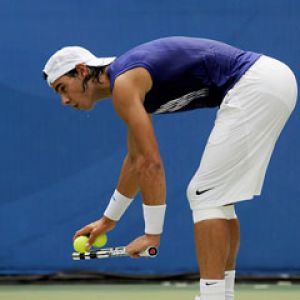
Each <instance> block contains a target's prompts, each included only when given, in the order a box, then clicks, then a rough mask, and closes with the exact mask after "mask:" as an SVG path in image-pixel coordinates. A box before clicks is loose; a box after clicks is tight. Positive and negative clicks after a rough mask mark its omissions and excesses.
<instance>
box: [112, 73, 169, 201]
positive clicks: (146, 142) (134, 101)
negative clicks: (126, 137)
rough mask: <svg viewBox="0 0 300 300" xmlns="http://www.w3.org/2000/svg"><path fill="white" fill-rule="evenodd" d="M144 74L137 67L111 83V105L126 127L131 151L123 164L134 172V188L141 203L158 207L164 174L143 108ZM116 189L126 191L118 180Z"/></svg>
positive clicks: (147, 117)
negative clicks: (139, 192)
mask: <svg viewBox="0 0 300 300" xmlns="http://www.w3.org/2000/svg"><path fill="white" fill-rule="evenodd" d="M145 72H146V71H145V70H144V69H140V68H138V69H134V70H132V71H129V72H126V73H125V74H124V75H121V76H120V77H119V78H118V79H117V80H116V83H115V88H114V92H113V104H114V107H115V110H116V112H117V113H118V115H119V116H120V117H121V118H122V119H123V121H124V122H125V123H126V124H127V126H128V131H129V134H130V141H131V143H132V144H133V145H134V151H133V152H130V150H129V153H128V156H127V157H126V159H127V161H125V162H124V163H127V164H130V165H131V167H132V168H133V170H134V171H133V172H132V174H134V177H135V179H136V187H139V188H140V191H141V194H142V197H143V202H144V203H145V204H147V205H159V204H164V203H165V196H166V185H165V175H164V168H163V164H162V161H161V158H160V154H159V150H158V145H157V141H156V138H155V134H154V129H153V126H152V122H151V118H150V116H149V115H148V114H147V112H146V111H145V108H144V105H143V102H144V98H145V94H146V92H147V89H149V88H150V87H149V82H148V81H147V74H145ZM145 78H146V79H145ZM124 176H126V175H124ZM121 178H122V172H121ZM123 178H125V177H123ZM131 182H132V181H131ZM119 187H120V189H122V188H124V189H123V192H126V191H128V192H129V188H128V190H125V189H126V187H125V186H123V185H122V181H121V180H120V181H119ZM120 192H122V191H120ZM131 192H132V190H131Z"/></svg>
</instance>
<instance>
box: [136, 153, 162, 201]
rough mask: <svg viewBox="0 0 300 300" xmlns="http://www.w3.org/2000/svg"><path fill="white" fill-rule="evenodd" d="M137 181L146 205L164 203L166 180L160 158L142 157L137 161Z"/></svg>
mask: <svg viewBox="0 0 300 300" xmlns="http://www.w3.org/2000/svg"><path fill="white" fill-rule="evenodd" d="M136 178H137V183H138V186H139V188H140V192H141V194H142V198H143V203H144V204H146V205H162V204H165V202H166V180H165V172H164V167H163V164H162V162H161V160H160V158H158V159H153V158H150V159H147V158H144V157H141V158H140V161H139V162H138V163H137V172H136Z"/></svg>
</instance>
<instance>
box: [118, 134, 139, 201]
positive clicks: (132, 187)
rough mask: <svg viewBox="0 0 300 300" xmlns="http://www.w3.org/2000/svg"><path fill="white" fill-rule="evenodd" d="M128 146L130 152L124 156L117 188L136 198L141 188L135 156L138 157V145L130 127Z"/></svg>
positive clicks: (129, 196) (127, 195)
mask: <svg viewBox="0 0 300 300" xmlns="http://www.w3.org/2000/svg"><path fill="white" fill-rule="evenodd" d="M127 148H128V153H127V155H126V157H125V158H124V161H123V165H122V169H121V172H120V176H119V181H118V185H117V190H118V191H119V192H120V193H121V194H122V195H124V196H126V197H128V198H134V196H135V195H136V193H137V192H138V190H139V186H138V181H137V176H136V170H135V164H134V161H135V157H136V146H135V142H134V140H133V136H132V133H131V132H130V130H129V129H128V134H127Z"/></svg>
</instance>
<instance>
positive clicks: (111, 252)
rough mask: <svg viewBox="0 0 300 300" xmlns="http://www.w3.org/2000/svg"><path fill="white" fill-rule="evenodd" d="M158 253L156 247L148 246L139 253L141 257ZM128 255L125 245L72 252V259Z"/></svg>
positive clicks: (153, 255)
mask: <svg viewBox="0 0 300 300" xmlns="http://www.w3.org/2000/svg"><path fill="white" fill-rule="evenodd" d="M157 254H158V250H157V248H156V247H149V248H147V249H146V250H145V251H143V252H141V253H140V254H139V255H140V256H142V257H155V256H156V255H157ZM121 256H128V253H127V252H126V248H125V247H112V248H103V249H99V250H92V251H90V252H85V253H78V252H73V253H72V259H73V260H89V259H102V258H109V257H121Z"/></svg>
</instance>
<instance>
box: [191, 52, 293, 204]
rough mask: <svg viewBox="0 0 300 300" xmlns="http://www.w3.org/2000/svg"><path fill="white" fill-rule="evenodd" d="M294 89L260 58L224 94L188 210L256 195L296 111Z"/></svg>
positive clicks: (280, 70)
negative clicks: (278, 142)
mask: <svg viewBox="0 0 300 300" xmlns="http://www.w3.org/2000/svg"><path fill="white" fill-rule="evenodd" d="M296 99H297V83H296V79H295V76H294V74H293V72H292V71H291V70H290V69H289V68H288V67H287V66H286V65H285V64H283V63H281V62H280V61H277V60H275V59H273V58H270V57H267V56H262V57H260V58H259V59H258V60H257V62H255V63H254V64H253V66H251V68H250V69H249V70H248V71H247V72H246V73H245V74H244V75H243V76H242V77H241V79H240V80H239V81H238V82H237V83H236V84H235V86H234V87H233V88H232V89H231V90H230V91H228V93H227V95H226V96H225V98H224V100H223V102H222V104H221V106H220V109H219V110H218V113H217V118H216V121H215V125H214V128H213V130H212V132H211V134H210V137H209V139H208V142H207V145H206V147H205V150H204V153H203V156H202V159H201V163H200V166H199V168H198V170H197V172H196V173H195V175H194V177H193V178H192V180H191V182H190V184H189V186H188V189H187V197H188V199H189V202H190V207H191V209H192V210H197V209H204V208H211V207H216V206H222V205H227V204H230V203H235V202H238V201H242V200H249V199H252V198H253V197H254V196H255V195H260V193H261V189H262V185H263V182H264V177H265V173H266V169H267V166H268V163H269V161H270V157H271V154H272V152H273V149H274V146H275V143H276V141H277V139H278V136H279V134H280V132H281V130H282V128H283V127H284V125H285V123H286V121H287V119H288V118H289V116H290V114H291V112H292V111H293V109H294V106H295V103H296Z"/></svg>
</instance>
